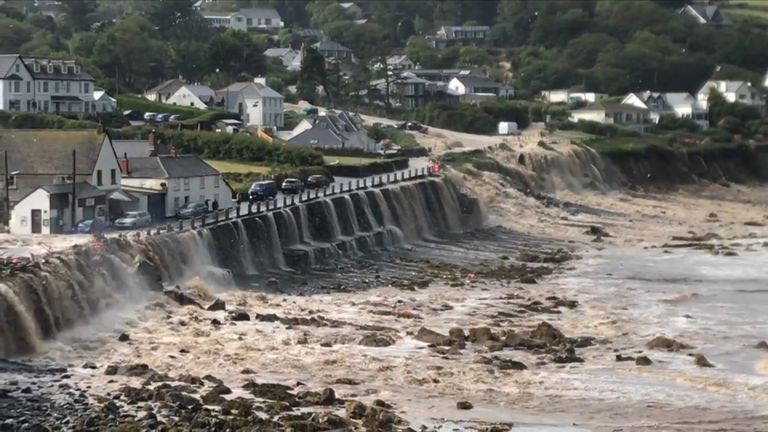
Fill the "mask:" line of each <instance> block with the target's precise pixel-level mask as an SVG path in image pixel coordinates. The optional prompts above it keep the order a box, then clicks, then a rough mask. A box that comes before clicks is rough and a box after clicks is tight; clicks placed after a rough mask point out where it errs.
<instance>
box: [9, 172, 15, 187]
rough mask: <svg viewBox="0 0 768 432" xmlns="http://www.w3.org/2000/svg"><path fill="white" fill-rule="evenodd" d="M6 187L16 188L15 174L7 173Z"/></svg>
mask: <svg viewBox="0 0 768 432" xmlns="http://www.w3.org/2000/svg"><path fill="white" fill-rule="evenodd" d="M8 189H16V176H15V175H9V176H8Z"/></svg>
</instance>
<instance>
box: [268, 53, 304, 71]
mask: <svg viewBox="0 0 768 432" xmlns="http://www.w3.org/2000/svg"><path fill="white" fill-rule="evenodd" d="M264 55H265V56H266V57H269V58H278V59H280V61H281V62H282V63H283V66H285V68H286V69H287V70H289V71H298V70H301V55H300V53H299V51H297V50H295V49H293V48H269V49H267V50H266V51H264Z"/></svg>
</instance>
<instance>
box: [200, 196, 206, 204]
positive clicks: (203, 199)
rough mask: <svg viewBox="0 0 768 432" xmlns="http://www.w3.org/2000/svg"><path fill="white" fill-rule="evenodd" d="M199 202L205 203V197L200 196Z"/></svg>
mask: <svg viewBox="0 0 768 432" xmlns="http://www.w3.org/2000/svg"><path fill="white" fill-rule="evenodd" d="M199 202H201V203H204V202H205V195H200V201H199Z"/></svg>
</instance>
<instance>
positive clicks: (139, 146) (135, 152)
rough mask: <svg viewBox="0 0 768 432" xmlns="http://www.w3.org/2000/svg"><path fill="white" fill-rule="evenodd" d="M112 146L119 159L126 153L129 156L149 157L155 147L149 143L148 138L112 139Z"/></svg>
mask: <svg viewBox="0 0 768 432" xmlns="http://www.w3.org/2000/svg"><path fill="white" fill-rule="evenodd" d="M112 147H113V148H114V149H115V154H116V155H117V158H118V159H122V158H123V157H124V156H125V155H126V154H127V155H128V158H129V159H130V158H136V157H149V156H152V152H154V151H155V149H153V148H152V146H151V145H149V141H148V140H112Z"/></svg>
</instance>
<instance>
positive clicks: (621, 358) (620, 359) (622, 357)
mask: <svg viewBox="0 0 768 432" xmlns="http://www.w3.org/2000/svg"><path fill="white" fill-rule="evenodd" d="M616 361H617V362H626V361H636V359H635V358H634V357H632V356H625V355H621V354H616Z"/></svg>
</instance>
